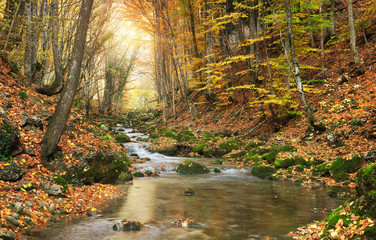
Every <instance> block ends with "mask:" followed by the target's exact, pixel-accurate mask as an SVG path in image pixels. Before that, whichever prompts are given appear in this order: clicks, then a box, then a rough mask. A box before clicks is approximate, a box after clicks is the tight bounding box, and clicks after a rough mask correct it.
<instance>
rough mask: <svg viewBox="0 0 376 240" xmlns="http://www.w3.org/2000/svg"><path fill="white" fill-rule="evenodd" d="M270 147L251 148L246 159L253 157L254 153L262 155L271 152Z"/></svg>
mask: <svg viewBox="0 0 376 240" xmlns="http://www.w3.org/2000/svg"><path fill="white" fill-rule="evenodd" d="M269 151H270V149H268V148H262V147H255V148H253V149H251V150H250V151H249V152H248V153H247V154H246V159H248V160H249V159H251V158H252V156H254V155H259V156H262V155H264V154H266V153H269Z"/></svg>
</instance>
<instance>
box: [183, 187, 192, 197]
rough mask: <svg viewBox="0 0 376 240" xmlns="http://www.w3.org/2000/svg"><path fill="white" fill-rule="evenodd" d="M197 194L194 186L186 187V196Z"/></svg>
mask: <svg viewBox="0 0 376 240" xmlns="http://www.w3.org/2000/svg"><path fill="white" fill-rule="evenodd" d="M193 195H195V191H194V190H193V189H192V188H186V189H185V190H184V196H193Z"/></svg>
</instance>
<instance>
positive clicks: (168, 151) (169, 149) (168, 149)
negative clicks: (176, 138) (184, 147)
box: [155, 145, 178, 156]
mask: <svg viewBox="0 0 376 240" xmlns="http://www.w3.org/2000/svg"><path fill="white" fill-rule="evenodd" d="M155 151H156V152H157V153H160V154H163V155H166V156H174V155H175V154H176V152H177V151H178V148H177V147H176V146H175V145H170V146H168V145H167V146H164V147H163V148H162V149H156V150H155Z"/></svg>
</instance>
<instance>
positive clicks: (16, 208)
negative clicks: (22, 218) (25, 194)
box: [9, 202, 23, 214]
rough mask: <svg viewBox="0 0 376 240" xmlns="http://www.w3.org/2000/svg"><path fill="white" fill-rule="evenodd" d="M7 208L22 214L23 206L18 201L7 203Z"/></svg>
mask: <svg viewBox="0 0 376 240" xmlns="http://www.w3.org/2000/svg"><path fill="white" fill-rule="evenodd" d="M9 208H10V209H11V210H12V212H14V213H17V214H22V212H23V206H22V204H21V203H20V202H16V203H12V204H11V205H9Z"/></svg>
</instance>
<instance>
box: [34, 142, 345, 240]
mask: <svg viewBox="0 0 376 240" xmlns="http://www.w3.org/2000/svg"><path fill="white" fill-rule="evenodd" d="M127 147H128V149H130V152H134V153H137V154H139V155H140V157H149V158H151V161H150V162H146V163H143V164H138V165H136V166H135V167H136V168H138V169H147V168H158V167H160V166H161V165H166V164H169V165H171V166H176V165H177V164H178V163H179V162H182V161H183V160H184V159H186V158H177V157H165V156H163V155H160V154H158V155H155V154H152V153H149V152H147V151H146V150H145V147H144V144H137V143H130V144H128V146H127ZM204 161H205V160H204ZM187 187H189V188H192V189H193V190H194V191H195V192H196V194H195V195H194V196H189V197H187V196H184V194H183V192H184V189H185V188H187ZM124 188H125V189H126V192H127V194H126V195H124V196H122V197H120V198H117V199H115V200H113V201H111V202H110V203H109V205H110V207H109V208H107V209H105V210H104V211H103V213H102V215H101V216H97V217H88V218H78V219H74V220H69V221H66V222H60V223H57V224H53V225H50V226H48V227H47V228H43V229H38V230H35V231H34V232H33V234H32V237H33V239H108V240H110V239H111V240H120V239H157V240H162V239H163V240H164V239H264V237H265V236H271V237H274V238H276V239H285V238H286V237H285V236H286V234H288V232H289V231H292V230H294V229H296V228H297V227H299V226H302V225H305V224H307V223H309V222H311V221H313V220H321V219H323V218H324V217H325V216H326V215H325V214H324V213H315V212H314V211H313V209H317V208H319V209H321V208H322V209H324V208H326V209H333V208H336V207H337V206H338V205H340V204H341V203H342V202H341V201H340V200H338V199H334V198H330V197H328V196H327V194H326V193H327V191H328V190H327V189H326V188H319V189H307V188H303V187H300V186H297V185H294V184H293V183H284V182H274V181H267V180H261V179H258V178H255V177H252V176H249V173H248V171H247V170H237V169H226V168H223V169H222V172H221V173H218V174H216V173H209V174H204V175H180V174H176V173H173V172H162V174H161V177H158V178H136V179H135V180H134V183H133V184H132V185H129V186H124ZM180 218H190V219H195V220H196V221H198V222H200V223H201V224H202V227H200V228H178V227H176V226H175V225H174V224H173V222H174V221H176V220H177V219H180ZM122 219H130V220H136V221H141V222H143V223H144V224H145V228H144V229H143V230H141V231H139V232H116V231H113V230H112V226H113V225H114V224H115V223H117V222H119V221H120V220H122ZM249 234H252V235H253V236H255V238H250V237H248V236H249Z"/></svg>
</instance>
